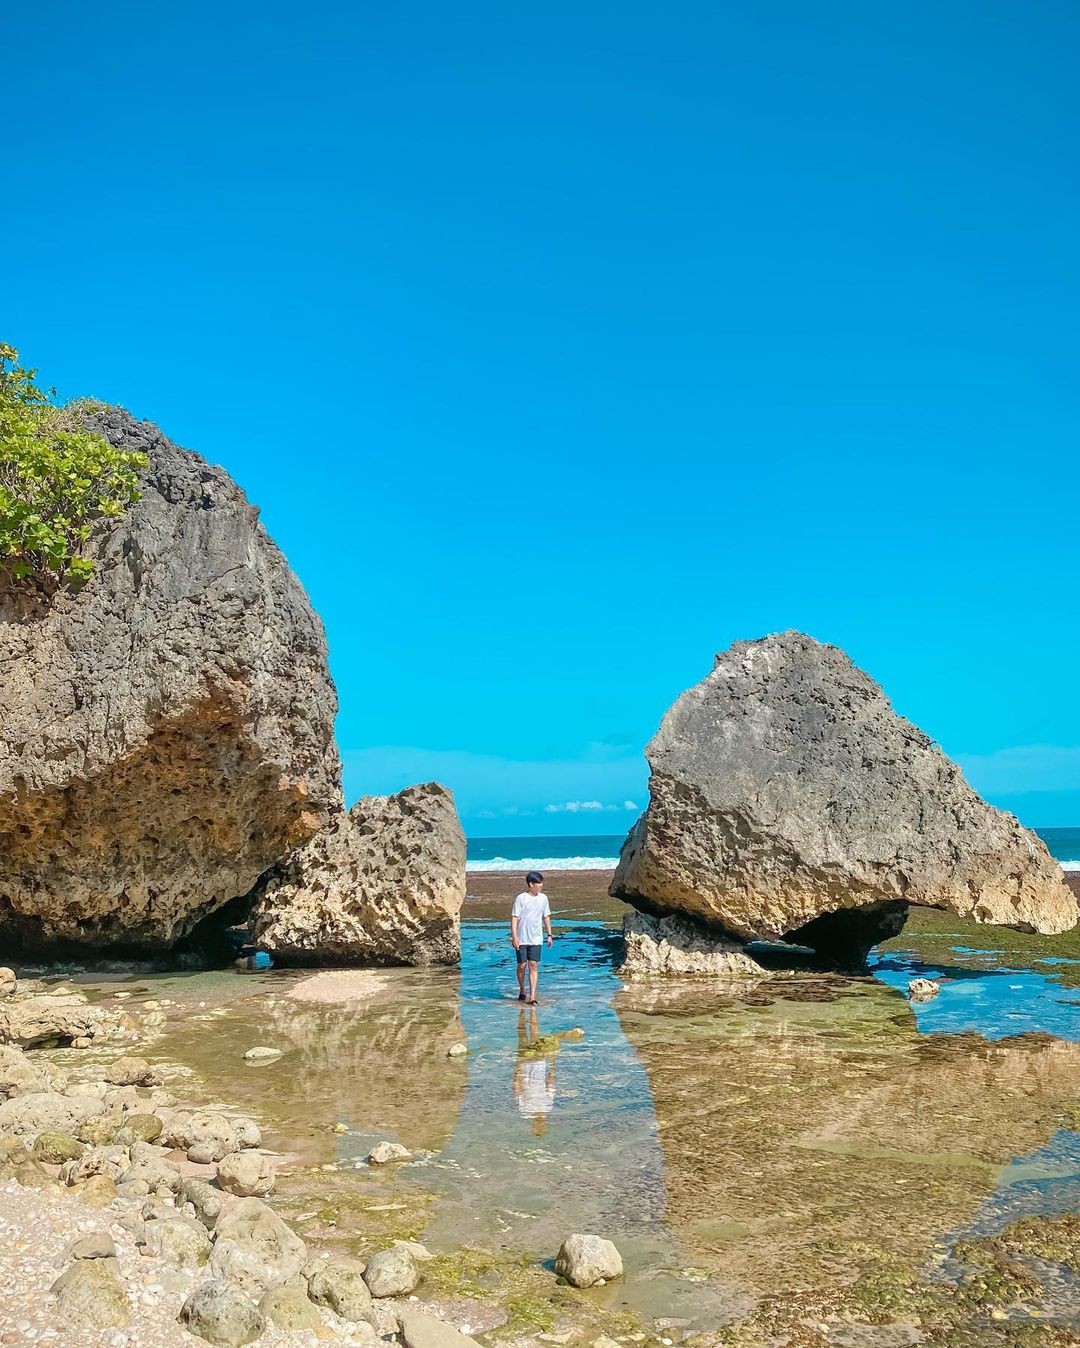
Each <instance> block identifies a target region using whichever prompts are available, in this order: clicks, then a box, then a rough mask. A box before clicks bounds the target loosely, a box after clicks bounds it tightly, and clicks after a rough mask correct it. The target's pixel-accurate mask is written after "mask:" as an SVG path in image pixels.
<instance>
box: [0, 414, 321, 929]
mask: <svg viewBox="0 0 1080 1348" xmlns="http://www.w3.org/2000/svg"><path fill="white" fill-rule="evenodd" d="M88 420H89V422H90V423H92V424H93V426H94V428H95V429H98V430H101V431H102V432H103V433H104V434H105V436H106V437H107V438H108V439H109V440H110V441H111V442H113V443H114V444H117V445H120V446H123V447H124V448H125V449H129V450H139V451H142V452H145V453H147V454H148V456H149V460H150V464H149V467H148V468H147V469H146V470H145V471H144V472H142V473H141V475H140V486H141V491H142V496H141V499H140V500H139V501H138V502H137V503H135V504H134V505H133V506H131V508H130V509H129V510H128V511H126V512H125V514H124V515H123V517H122V518H120V519H117V520H115V521H110V522H108V523H104V524H102V525H101V526H100V527H99V528H97V529H95V531H94V536H93V539H92V540H91V543H90V545H89V546H90V548H91V553H92V555H93V557H94V558H95V560H96V561H97V565H96V567H95V570H94V573H93V575H92V576H91V577H90V579H89V580H88V582H87V583H86V584H85V585H84V586H82V587H81V588H80V589H79V590H78V591H73V590H70V591H69V590H62V591H61V592H60V593H58V594H56V595H54V596H52V597H51V598H50V600H49V601H48V602H47V603H43V602H41V601H40V600H38V599H36V598H35V597H34V596H32V595H30V594H28V593H26V592H25V590H24V589H20V588H19V587H13V586H8V587H3V588H0V706H2V707H3V708H4V720H5V733H4V746H3V751H2V752H0V947H2V948H5V949H7V948H10V947H11V945H12V942H13V941H14V942H18V943H20V944H22V945H24V946H27V947H30V946H32V947H34V948H39V949H40V948H47V947H54V948H55V947H57V946H59V945H60V944H61V943H64V942H71V943H77V944H79V945H80V946H83V947H84V948H86V947H99V948H100V947H108V946H117V945H123V946H126V947H128V948H131V947H140V948H142V949H144V950H147V951H152V952H153V953H155V954H156V953H158V952H160V950H162V949H163V948H167V947H170V946H172V945H173V944H174V943H175V941H176V940H177V938H178V937H180V936H182V935H184V934H185V933H186V932H187V931H188V930H189V929H190V928H191V927H192V926H193V924H194V923H195V922H196V920H197V919H198V918H200V917H202V916H203V915H205V914H207V913H210V912H213V911H214V910H215V909H219V908H220V907H221V906H222V905H223V904H225V903H226V902H227V901H228V900H229V899H231V898H233V897H234V896H236V895H242V894H246V893H247V892H248V891H249V890H250V889H251V887H252V886H253V885H254V883H255V881H256V880H257V879H258V877H259V876H261V875H262V874H263V873H264V872H265V871H266V869H267V867H269V866H271V865H273V864H274V863H275V862H277V861H279V860H280V859H281V858H282V857H284V856H286V855H287V854H288V853H289V852H290V851H291V850H292V848H293V847H295V846H296V845H297V844H299V843H302V842H303V841H304V840H305V839H307V838H309V837H310V836H311V835H312V834H313V833H315V832H316V831H317V830H318V829H319V828H321V827H322V825H323V824H324V823H325V822H326V821H327V819H328V818H329V817H330V814H331V813H332V812H334V811H336V810H339V809H340V807H341V788H340V762H339V759H338V754H337V750H336V747H335V744H334V735H333V721H334V712H335V709H336V703H337V699H336V696H335V693H334V688H333V684H332V682H331V679H330V675H329V671H328V669H327V663H326V642H325V637H324V634H323V629H322V624H321V623H320V622H319V619H318V618H317V617H316V615H315V614H314V613H313V612H312V610H311V607H310V605H309V603H308V600H307V597H306V595H305V594H304V591H303V588H302V587H301V585H300V583H299V582H298V581H297V579H296V578H295V576H293V574H292V573H291V571H290V570H289V567H288V565H287V563H286V561H285V559H284V558H283V557H282V555H281V553H280V552H279V551H278V549H277V548H276V547H275V546H274V544H273V543H272V541H271V540H270V539H269V538H268V537H267V534H266V532H265V530H264V529H263V528H262V526H261V525H260V524H259V521H258V511H257V510H255V509H254V508H253V507H252V506H251V505H249V504H248V502H247V500H246V499H245V497H244V495H243V493H242V492H241V491H240V489H239V487H237V485H236V484H235V483H234V482H233V481H232V480H231V478H230V477H229V476H228V474H227V473H225V472H224V470H223V469H221V468H217V467H213V466H212V465H210V464H209V463H207V462H206V461H205V460H204V459H202V458H200V457H199V456H198V455H196V454H192V453H190V452H189V451H187V450H184V449H181V448H179V447H178V446H176V445H174V444H172V443H171V442H170V441H168V440H167V439H166V438H165V437H164V436H163V435H162V434H161V432H160V431H159V430H158V429H157V428H156V427H155V426H152V425H151V424H150V423H148V422H138V421H136V420H135V419H134V418H133V417H130V416H129V415H128V414H127V413H126V412H122V411H120V410H119V409H115V408H112V409H107V410H104V411H102V412H100V413H94V414H93V415H91V416H90V417H89V418H88ZM133 634H136V635H135V637H134V639H133ZM16 746H17V748H18V752H16ZM102 839H105V840H107V845H103V843H102Z"/></svg>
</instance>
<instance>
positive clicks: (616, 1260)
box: [555, 1235, 623, 1287]
mask: <svg viewBox="0 0 1080 1348" xmlns="http://www.w3.org/2000/svg"><path fill="white" fill-rule="evenodd" d="M622 1271H623V1265H622V1258H621V1256H620V1254H619V1251H618V1250H617V1249H616V1248H615V1246H614V1245H613V1244H612V1243H611V1241H610V1240H605V1239H604V1238H603V1237H602V1236H590V1235H573V1236H567V1238H566V1239H565V1240H564V1241H563V1243H562V1245H561V1247H560V1249H559V1253H558V1255H557V1256H556V1259H555V1272H556V1273H557V1274H558V1275H559V1276H560V1277H563V1278H565V1279H566V1281H567V1282H568V1283H570V1284H572V1286H574V1287H593V1286H594V1285H595V1284H596V1283H598V1282H599V1281H600V1280H601V1278H602V1279H604V1280H605V1281H607V1280H608V1279H611V1278H621V1277H622Z"/></svg>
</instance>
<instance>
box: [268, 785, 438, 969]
mask: <svg viewBox="0 0 1080 1348" xmlns="http://www.w3.org/2000/svg"><path fill="white" fill-rule="evenodd" d="M464 898H465V835H464V834H463V833H462V831H461V824H460V823H459V821H458V816H457V810H456V809H455V807H454V798H453V796H452V794H451V793H450V792H449V791H448V790H447V789H446V788H445V787H443V786H439V785H438V784H437V783H435V782H428V783H426V784H425V785H423V786H410V787H408V788H407V789H406V790H404V791H399V792H398V794H397V795H394V796H365V797H364V798H363V799H362V800H359V801H357V803H356V804H355V805H354V806H353V807H352V809H351V810H350V811H349V812H348V813H347V814H340V815H338V816H337V817H336V818H335V819H334V820H333V821H332V822H331V823H330V824H329V825H328V826H327V827H326V828H325V829H323V831H322V832H321V833H319V834H317V835H316V836H315V837H314V838H312V839H311V841H310V842H309V843H307V844H306V845H305V846H304V847H301V848H300V849H299V850H298V851H296V852H295V853H294V854H293V855H292V857H291V858H290V859H289V861H288V862H287V863H285V864H284V865H283V866H282V867H281V868H279V870H278V872H277V873H275V874H271V875H270V876H268V877H267V879H266V880H265V881H264V883H263V885H262V886H260V892H259V894H258V896H257V898H256V902H255V908H254V910H253V913H252V931H253V934H254V938H255V940H256V941H257V942H258V944H259V945H260V946H262V947H264V948H265V949H266V950H269V951H271V952H272V953H273V954H274V956H275V957H276V958H278V959H280V960H283V961H286V962H289V963H293V964H321V965H326V964H365V963H370V964H454V963H456V962H457V961H458V960H459V959H460V958H461V936H460V930H459V920H458V914H459V913H460V911H461V905H462V902H463V901H464Z"/></svg>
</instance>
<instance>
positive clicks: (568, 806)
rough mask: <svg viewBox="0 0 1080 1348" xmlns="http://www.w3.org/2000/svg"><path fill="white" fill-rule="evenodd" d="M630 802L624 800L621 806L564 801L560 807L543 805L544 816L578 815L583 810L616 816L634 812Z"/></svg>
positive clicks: (633, 806)
mask: <svg viewBox="0 0 1080 1348" xmlns="http://www.w3.org/2000/svg"><path fill="white" fill-rule="evenodd" d="M636 809H637V806H636V805H635V804H634V802H633V801H632V800H624V801H623V803H622V804H621V805H604V804H602V803H601V802H600V801H598V800H564V801H563V802H562V804H561V805H545V806H544V813H545V814H579V813H581V811H583V810H590V811H596V810H602V811H603V812H604V813H605V814H617V813H619V812H620V811H621V810H636Z"/></svg>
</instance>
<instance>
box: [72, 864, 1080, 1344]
mask: <svg viewBox="0 0 1080 1348" xmlns="http://www.w3.org/2000/svg"><path fill="white" fill-rule="evenodd" d="M475 879H476V877H470V882H471V883H475ZM500 883H501V882H500ZM488 912H489V910H488V909H487V908H486V907H485V906H484V905H483V904H479V903H478V904H471V905H470V906H469V908H468V909H467V912H466V920H465V921H464V922H463V926H462V944H463V960H462V965H461V968H460V970H427V971H426V970H389V971H387V985H386V987H385V989H384V990H383V991H382V992H381V993H379V994H378V995H377V996H376V997H375V999H374V1000H373V1001H372V1002H371V1003H370V1004H366V1005H363V1006H360V1007H349V1006H326V1005H311V1004H307V1003H304V1002H301V1001H297V1000H293V999H291V998H289V997H287V996H286V995H285V993H286V992H287V991H288V989H289V987H290V986H291V985H292V984H294V983H295V982H296V981H297V979H298V978H300V977H303V975H301V974H298V973H295V972H280V973H279V972H271V973H268V974H260V975H243V974H239V973H237V974H233V973H231V972H230V973H221V972H218V973H206V974H191V975H159V976H144V977H139V978H134V979H129V980H126V981H125V982H124V984H123V987H124V989H125V990H126V991H129V992H131V994H132V996H131V998H130V1002H131V1003H137V1002H139V1001H145V1000H147V999H158V1000H161V999H162V998H167V999H172V1000H174V1001H175V1003H176V1005H174V1006H173V1007H171V1008H169V1010H168V1012H167V1014H168V1021H167V1024H166V1026H165V1029H164V1033H163V1035H162V1037H161V1038H160V1039H159V1040H158V1041H157V1042H156V1043H155V1044H154V1046H153V1052H152V1056H156V1057H158V1058H160V1059H161V1060H163V1061H169V1062H173V1063H180V1064H184V1065H185V1066H187V1067H188V1068H190V1069H191V1071H192V1072H193V1073H195V1074H196V1075H197V1076H198V1077H199V1078H201V1079H202V1081H203V1082H204V1083H205V1086H204V1089H205V1090H206V1091H208V1092H209V1094H210V1096H211V1097H212V1098H217V1099H220V1100H221V1101H223V1102H229V1103H231V1104H234V1105H237V1106H239V1107H241V1108H250V1109H251V1110H252V1111H254V1112H257V1113H258V1115H259V1116H260V1117H261V1118H262V1119H263V1120H264V1121H265V1124H266V1129H265V1132H266V1134H267V1140H268V1142H269V1144H270V1145H272V1146H273V1147H275V1148H277V1149H279V1150H281V1151H282V1152H284V1153H287V1154H288V1155H289V1156H290V1157H292V1158H294V1161H293V1164H292V1169H291V1173H290V1174H288V1175H286V1176H285V1177H284V1179H283V1183H282V1186H281V1189H282V1199H283V1203H284V1205H285V1207H286V1209H287V1211H288V1215H290V1216H291V1217H292V1218H293V1219H294V1220H295V1221H297V1222H298V1223H299V1224H300V1229H301V1230H302V1231H303V1232H304V1234H306V1235H308V1236H309V1237H310V1236H315V1237H318V1238H320V1239H322V1240H326V1241H330V1242H332V1243H333V1242H336V1243H339V1244H342V1245H346V1246H349V1245H353V1246H356V1247H358V1248H361V1247H370V1244H371V1242H372V1240H373V1239H379V1238H384V1237H385V1238H389V1237H392V1236H398V1235H411V1236H418V1237H420V1238H422V1239H424V1240H425V1241H426V1242H427V1243H428V1244H429V1245H430V1246H431V1247H432V1248H433V1249H435V1250H443V1251H451V1250H454V1249H457V1248H459V1247H461V1246H462V1245H470V1246H476V1247H481V1248H484V1249H487V1250H495V1251H501V1252H504V1253H506V1254H512V1255H521V1256H526V1257H528V1258H530V1259H533V1260H547V1259H550V1258H551V1257H552V1256H553V1255H554V1253H555V1251H556V1250H557V1248H558V1245H559V1242H560V1240H561V1239H562V1237H563V1236H564V1235H566V1234H567V1233H569V1232H571V1231H596V1232H599V1233H602V1234H606V1235H610V1236H612V1237H613V1238H614V1239H615V1240H616V1241H617V1243H618V1244H619V1246H620V1248H621V1250H622V1251H623V1254H624V1259H625V1263H626V1268H627V1273H628V1275H629V1276H628V1277H627V1278H626V1280H625V1281H624V1282H621V1283H616V1284H612V1285H609V1286H608V1287H606V1288H603V1289H600V1290H599V1291H598V1293H597V1294H596V1295H597V1297H598V1299H600V1300H603V1301H604V1302H605V1303H606V1304H608V1305H610V1306H612V1307H621V1308H625V1309H629V1310H634V1311H641V1312H647V1313H648V1314H650V1315H652V1316H653V1317H655V1316H658V1315H659V1316H669V1317H676V1318H681V1319H683V1320H686V1321H687V1322H688V1326H686V1328H689V1329H692V1330H697V1329H713V1328H715V1327H716V1326H718V1325H720V1324H722V1323H724V1322H725V1321H727V1320H730V1319H731V1318H732V1317H733V1316H736V1315H739V1314H744V1313H745V1312H746V1310H747V1309H748V1308H749V1307H750V1306H751V1305H753V1304H754V1302H755V1300H757V1299H758V1298H761V1297H770V1296H776V1295H777V1294H783V1293H786V1292H799V1293H804V1292H806V1291H807V1289H815V1288H817V1289H834V1288H838V1287H844V1286H847V1285H850V1284H852V1283H853V1282H854V1281H855V1280H856V1279H857V1278H858V1277H859V1276H860V1273H861V1271H862V1270H864V1269H865V1268H867V1267H868V1266H870V1265H871V1264H873V1263H874V1261H878V1260H881V1259H883V1258H887V1259H891V1260H896V1261H901V1262H902V1263H903V1264H904V1266H905V1267H911V1268H924V1269H927V1270H929V1271H930V1273H931V1275H933V1276H941V1272H940V1271H941V1269H942V1268H944V1269H946V1270H947V1269H948V1253H949V1250H950V1248H951V1247H952V1245H954V1244H955V1242H956V1241H957V1240H959V1239H961V1238H967V1237H970V1236H971V1235H973V1234H975V1235H993V1234H994V1233H995V1232H998V1231H1000V1230H1001V1229H1002V1228H1003V1227H1004V1226H1006V1225H1007V1224H1008V1223H1009V1222H1010V1221H1014V1220H1015V1219H1016V1217H1017V1216H1022V1215H1026V1214H1030V1213H1060V1212H1066V1211H1069V1210H1071V1209H1073V1208H1074V1207H1075V1204H1076V1201H1077V1196H1078V1193H1080V1136H1078V1134H1077V1132H1076V1131H1074V1127H1073V1125H1075V1124H1076V1122H1077V1115H1076V1114H1075V1113H1074V1110H1076V1109H1077V1107H1080V1042H1078V1041H1080V1006H1078V1005H1076V994H1075V993H1074V992H1072V991H1071V990H1070V989H1068V988H1066V987H1064V986H1063V985H1062V982H1061V980H1060V975H1059V973H1058V969H1059V966H1055V965H1051V964H1046V963H1041V964H1039V965H1038V966H1036V967H1035V968H1032V967H1030V966H1028V967H1022V966H1017V965H1012V964H1010V966H1009V967H1005V968H1002V966H1001V965H1000V964H999V963H997V961H996V959H995V958H994V957H993V954H991V955H990V956H988V955H987V954H986V953H981V954H980V953H977V951H978V947H977V946H976V948H975V950H974V951H973V950H972V949H971V947H973V946H975V941H974V940H973V937H972V929H970V928H967V929H965V930H963V931H959V932H958V933H957V934H956V936H957V939H956V941H955V948H954V947H952V946H946V945H943V944H942V943H941V941H940V940H938V939H937V935H936V936H935V945H934V949H933V951H926V950H920V949H919V941H918V931H917V930H916V932H915V934H914V936H913V938H912V939H911V940H910V941H909V942H908V943H907V944H906V945H905V937H904V936H903V935H902V936H901V937H900V938H898V939H897V940H896V941H894V942H891V943H890V945H889V948H888V949H887V950H882V951H880V952H878V954H877V955H876V957H875V960H874V962H873V964H872V967H871V971H870V973H869V974H868V975H867V976H864V977H842V976H838V975H835V974H829V973H822V972H813V971H807V970H803V971H800V972H795V973H791V972H788V973H781V972H778V973H777V974H776V975H775V976H774V977H773V978H771V979H770V980H769V981H768V982H766V983H764V984H763V985H761V986H760V987H759V988H757V989H755V990H754V991H753V992H750V993H748V994H747V995H746V996H743V997H735V996H731V995H730V994H720V993H718V992H716V991H715V990H713V989H712V988H710V986H709V985H708V984H702V983H696V984H694V985H692V986H690V987H678V986H674V987H673V986H672V985H671V984H668V983H648V982H626V983H624V982H623V981H621V980H620V979H619V978H617V977H616V975H615V974H614V972H613V969H614V967H615V962H616V959H617V954H618V949H619V937H618V934H617V930H616V927H615V917H616V914H615V913H614V912H612V911H611V909H610V907H609V906H608V905H607V904H606V903H605V901H603V900H602V899H600V898H599V897H598V896H597V895H587V896H586V897H585V898H584V899H581V900H580V901H579V902H576V903H574V904H573V905H570V906H566V907H563V908H562V909H557V912H556V931H557V933H558V937H557V940H556V942H555V946H554V949H553V950H552V951H550V952H545V958H544V962H543V969H542V983H541V1005H540V1007H539V1008H536V1009H533V1008H526V1007H523V1006H522V1005H521V1004H520V1003H519V1002H518V1001H517V999H516V982H515V978H514V969H513V963H512V952H511V950H510V946H509V942H508V937H507V932H506V927H505V921H504V920H503V919H502V918H501V917H500V918H498V919H496V918H495V917H494V916H489V915H488ZM985 930H986V929H980V936H981V935H982V934H983V933H984V932H985ZM938 935H940V933H938ZM1051 948H1052V942H1047V943H1046V946H1045V947H1044V948H1041V949H1042V950H1043V953H1042V954H1041V955H1040V958H1041V959H1045V958H1046V954H1047V953H1048V952H1050V950H1051ZM946 951H947V959H946V958H944V955H945V952H946ZM1052 957H1053V956H1052V955H1051V958H1052ZM920 975H929V976H931V977H934V976H939V975H940V976H941V977H942V978H943V979H944V980H945V981H944V982H943V987H942V992H941V995H940V997H939V998H938V999H936V1000H935V1001H933V1002H930V1003H926V1004H921V1005H916V1006H912V1005H911V1004H910V1003H909V1002H908V1001H907V1000H906V998H905V997H904V996H903V993H902V989H903V988H904V987H906V983H907V981H908V979H909V978H911V977H915V976H920ZM95 986H96V990H97V994H98V995H103V996H112V995H114V994H115V992H116V991H117V990H118V985H117V984H116V983H115V982H113V983H110V984H101V983H97V984H96V985H95ZM573 1028H579V1029H581V1030H583V1031H584V1035H583V1037H580V1038H567V1037H560V1038H557V1039H555V1040H552V1038H551V1037H552V1036H562V1035H563V1034H564V1032H565V1031H569V1030H571V1029H573ZM458 1040H464V1041H465V1042H467V1044H468V1047H469V1054H468V1057H467V1058H464V1059H454V1058H449V1057H448V1056H447V1050H448V1048H449V1047H450V1045H452V1044H453V1043H455V1042H457V1041H458ZM538 1041H542V1042H539V1043H538ZM254 1044H269V1045H272V1046H274V1047H276V1048H280V1049H282V1050H284V1052H283V1055H282V1057H281V1058H279V1059H277V1060H276V1061H274V1062H271V1063H270V1064H268V1065H266V1066H262V1067H257V1068H253V1067H248V1066H246V1065H245V1063H244V1060H243V1053H244V1051H245V1049H247V1048H249V1047H251V1046H252V1045H254ZM556 1044H557V1047H556ZM335 1126H339V1127H343V1128H344V1129H345V1131H340V1132H335V1131H334V1129H335ZM380 1138H389V1139H391V1140H394V1141H400V1142H402V1143H404V1144H405V1145H406V1146H407V1147H409V1148H410V1149H412V1150H413V1151H414V1152H416V1153H418V1155H417V1159H416V1160H415V1161H414V1162H413V1163H410V1164H407V1165H403V1166H398V1167H393V1168H386V1169H383V1170H376V1169H373V1168H370V1167H368V1166H367V1165H366V1164H365V1162H364V1159H363V1158H364V1157H365V1156H366V1154H367V1152H368V1150H369V1149H370V1146H371V1145H372V1143H373V1142H375V1141H376V1140H378V1139H380ZM329 1166H332V1167H334V1169H325V1168H324V1167H329ZM935 1270H936V1272H935ZM1052 1313H1053V1314H1054V1315H1055V1317H1057V1318H1058V1319H1059V1322H1060V1318H1061V1317H1062V1316H1064V1317H1065V1318H1066V1319H1068V1320H1069V1321H1070V1322H1072V1319H1073V1316H1074V1314H1075V1315H1076V1316H1077V1317H1078V1318H1080V1306H1076V1307H1070V1306H1069V1305H1066V1306H1065V1308H1064V1309H1063V1308H1062V1305H1061V1304H1057V1305H1055V1306H1054V1307H1053V1308H1052Z"/></svg>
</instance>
